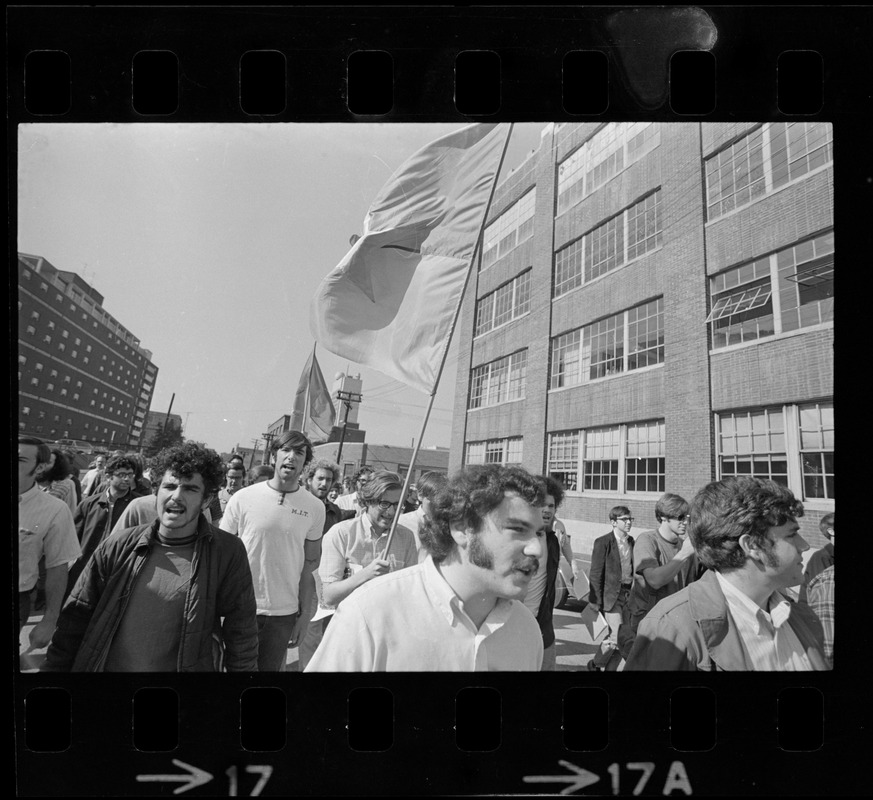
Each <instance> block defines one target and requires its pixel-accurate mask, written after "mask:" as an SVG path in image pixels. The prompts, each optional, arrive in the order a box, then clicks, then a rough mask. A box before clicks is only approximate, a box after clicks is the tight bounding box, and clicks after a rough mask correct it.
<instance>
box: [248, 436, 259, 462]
mask: <svg viewBox="0 0 873 800" xmlns="http://www.w3.org/2000/svg"><path fill="white" fill-rule="evenodd" d="M260 443H261V440H260V439H252V444H253V445H254V449H253V450H252V455H251V458H249V469H251V468H252V467H253V466H254V465H255V454H256V453H257V452H258V445H259V444H260Z"/></svg>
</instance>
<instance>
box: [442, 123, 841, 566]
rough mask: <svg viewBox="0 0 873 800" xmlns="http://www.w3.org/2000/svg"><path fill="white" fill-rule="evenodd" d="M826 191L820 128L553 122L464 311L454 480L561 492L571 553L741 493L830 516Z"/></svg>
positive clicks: (494, 223) (814, 518) (828, 169)
mask: <svg viewBox="0 0 873 800" xmlns="http://www.w3.org/2000/svg"><path fill="white" fill-rule="evenodd" d="M833 207H834V178H833V140H832V126H831V125H830V124H823V123H803V122H801V123H772V124H764V125H761V124H752V123H736V124H734V123H724V124H722V123H719V124H698V123H627V124H617V123H610V124H598V123H582V124H560V125H548V126H546V128H545V129H544V130H543V132H542V137H541V142H540V146H539V148H538V150H537V151H536V152H534V153H533V154H532V155H531V156H530V157H529V158H528V159H527V160H526V161H525V162H524V163H523V164H522V165H521V166H520V167H518V168H517V169H516V170H515V171H514V172H513V173H511V174H510V175H509V176H508V177H507V178H506V179H505V180H503V181H502V182H501V184H500V185H499V186H498V188H497V191H496V193H495V197H494V201H493V204H492V208H491V211H490V213H489V220H488V224H487V226H486V229H485V234H484V244H483V247H482V254H481V259H480V262H479V264H478V265H477V269H476V271H475V273H474V275H473V276H472V278H471V283H470V289H469V290H468V292H467V295H466V297H465V299H464V306H463V311H462V316H461V319H460V324H459V329H458V335H459V340H460V353H459V359H458V377H457V387H458V391H457V394H456V401H455V409H454V411H455V414H454V420H455V422H454V427H453V434H452V448H451V462H450V469H455V468H457V467H458V466H460V465H461V464H462V463H503V464H507V463H519V464H522V465H523V466H525V467H526V468H527V469H529V470H531V471H534V472H538V473H540V472H546V473H549V474H551V475H553V476H555V477H556V478H558V479H559V480H560V481H561V482H562V483H563V485H564V486H565V487H566V489H567V497H566V499H565V502H564V505H563V507H562V509H561V511H560V514H559V515H560V517H561V519H563V520H565V521H566V522H567V527H568V530H570V531H571V532H572V533H573V534H574V547H575V548H576V549H577V551H579V552H585V551H586V550H588V549H590V543H591V541H592V540H593V538H594V537H595V536H596V535H599V534H602V533H603V532H604V531H605V530H607V529H608V525H609V523H608V512H609V509H610V508H611V507H612V506H614V505H618V504H623V505H627V506H629V507H630V508H631V510H632V513H633V515H634V516H635V517H636V527H637V528H654V527H655V526H656V524H657V523H656V521H655V516H654V508H655V503H656V501H657V499H658V497H659V496H660V495H661V494H662V493H663V492H665V491H671V492H676V493H678V494H681V495H683V496H684V497H686V498H689V499H690V497H691V496H692V495H693V494H694V493H695V492H696V491H697V490H698V489H699V488H700V487H701V486H703V485H704V484H706V483H707V482H709V481H711V480H715V479H719V478H721V477H725V476H729V475H744V474H745V475H757V476H761V477H766V478H772V479H773V480H776V481H778V482H780V483H783V484H785V485H787V486H789V487H790V488H791V489H792V491H794V492H795V494H796V495H797V496H798V497H800V498H802V499H803V502H804V505H805V507H806V510H807V513H806V516H805V517H804V518H803V520H802V521H801V529H802V532H803V534H804V536H806V537H808V538H809V540H810V541H811V543H812V544H814V545H815V546H820V545H821V544H823V543H824V540H823V539H822V538H821V536H820V534H819V531H818V521H819V519H820V518H821V517H822V515H823V514H825V513H826V512H828V511H832V510H833V508H834V413H833V411H834V406H833V387H834V359H833V336H834V331H833V313H834V311H833V309H834V305H833V304H834V297H833V294H834V292H833V287H834V282H833V277H834V230H833V225H834V222H833V220H834V211H833Z"/></svg>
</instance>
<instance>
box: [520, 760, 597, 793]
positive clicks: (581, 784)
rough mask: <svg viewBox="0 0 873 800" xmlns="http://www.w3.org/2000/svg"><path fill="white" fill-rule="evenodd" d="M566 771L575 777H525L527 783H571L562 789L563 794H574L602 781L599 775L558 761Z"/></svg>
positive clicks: (566, 762) (567, 762)
mask: <svg viewBox="0 0 873 800" xmlns="http://www.w3.org/2000/svg"><path fill="white" fill-rule="evenodd" d="M558 763H559V764H560V765H561V766H562V767H564V768H565V769H569V770H571V771H572V772H575V773H576V774H575V775H525V776H524V782H525V783H569V784H570V785H569V786H568V787H566V788H565V789H561V794H572V793H573V792H578V791H579V790H580V789H584V788H585V787H586V786H591V785H592V784H594V783H597V782H598V781H599V780H600V776H599V775H595V774H594V773H593V772H589V771H588V770H587V769H582V767H577V766H576V765H575V764H571V763H570V762H569V761H558Z"/></svg>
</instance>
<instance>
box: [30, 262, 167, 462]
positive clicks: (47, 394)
mask: <svg viewBox="0 0 873 800" xmlns="http://www.w3.org/2000/svg"><path fill="white" fill-rule="evenodd" d="M151 358H152V354H151V352H150V351H148V350H145V349H144V348H143V347H142V346H141V345H140V342H139V340H138V339H137V338H136V337H134V336H133V334H132V333H130V331H128V330H127V329H126V328H124V327H123V326H122V325H121V324H120V323H119V322H118V321H117V320H116V319H115V318H114V317H113V316H112V315H111V314H109V312H107V311H106V310H105V309H104V308H103V296H102V295H101V294H100V293H99V292H97V291H96V290H95V289H94V288H92V287H91V286H90V285H89V284H88V283H86V282H85V281H84V280H83V279H82V278H81V277H80V276H79V275H77V274H75V273H73V272H67V271H65V270H59V269H57V268H56V267H54V266H53V265H52V264H50V263H49V262H48V261H46V260H45V259H44V258H42V257H40V256H32V255H26V254H23V253H19V254H18V386H19V394H18V397H19V405H18V429H19V432H21V433H26V434H29V435H33V436H38V437H40V438H42V439H45V440H47V441H51V440H54V439H76V440H81V441H85V442H88V443H90V444H92V445H93V446H94V447H97V448H103V449H107V450H113V449H116V448H118V449H134V448H137V447H139V446H140V445H141V444H142V442H143V438H142V432H143V428H144V425H145V419H146V415H147V413H148V410H149V406H150V404H151V400H152V394H153V392H154V386H155V379H156V378H157V374H158V368H157V367H156V366H155V365H154V364H153V363H152V361H151Z"/></svg>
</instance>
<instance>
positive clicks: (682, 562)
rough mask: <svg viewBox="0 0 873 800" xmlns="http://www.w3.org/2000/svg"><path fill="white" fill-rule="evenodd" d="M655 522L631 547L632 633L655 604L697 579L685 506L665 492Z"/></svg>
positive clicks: (657, 507)
mask: <svg viewBox="0 0 873 800" xmlns="http://www.w3.org/2000/svg"><path fill="white" fill-rule="evenodd" d="M655 519H657V520H658V529H657V530H655V531H645V532H643V533H641V534H640V535H639V536H638V537H637V540H636V544H635V545H634V586H633V590H632V591H631V597H630V601H629V606H630V613H631V620H630V622H631V625H630V627H631V631H632V632H633V633H636V630H637V628H638V627H639V624H640V622H641V621H642V619H643V617H645V616H646V614H648V613H649V611H651V610H652V608H654V607H655V604H656V603H658V602H659V601H660V600H663V599H664V598H665V597H669V596H670V595H671V594H675V593H676V592H678V591H679V590H680V589H684V588H685V587H686V586H687V585H688V584H689V583H691V582H692V581H694V579H695V578H696V577H697V556H696V555H695V553H694V545H693V544H692V543H691V539H689V538H688V536H687V533H686V532H687V530H688V503H687V502H686V501H685V499H684V498H682V497H680V496H679V495H678V494H670V493H669V492H668V493H667V494H665V495H662V496H661V499H660V500H658V503H657V505H656V506H655ZM629 645H630V642H628V646H629ZM628 649H629V648H628Z"/></svg>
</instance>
